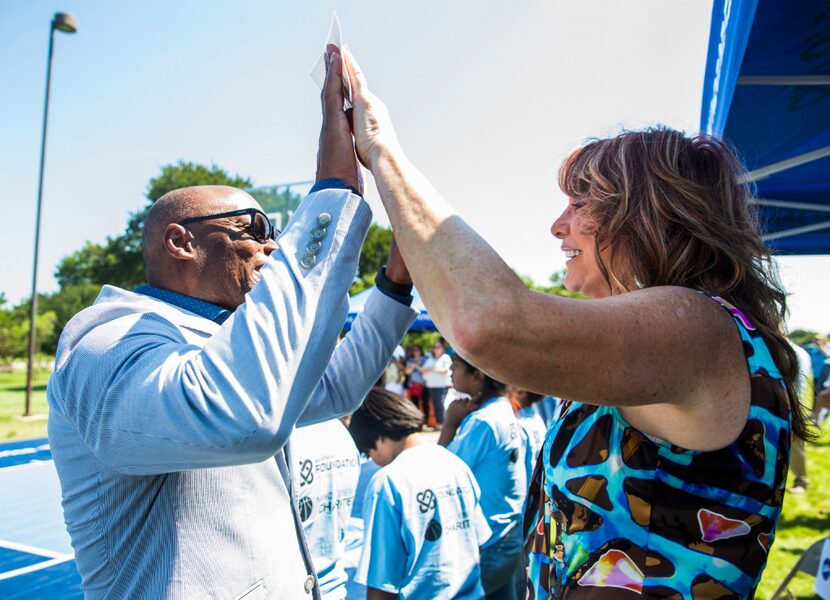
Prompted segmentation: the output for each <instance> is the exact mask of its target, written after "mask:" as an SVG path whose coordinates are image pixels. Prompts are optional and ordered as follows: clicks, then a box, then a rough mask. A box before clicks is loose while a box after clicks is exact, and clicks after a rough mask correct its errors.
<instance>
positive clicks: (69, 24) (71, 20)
mask: <svg viewBox="0 0 830 600" xmlns="http://www.w3.org/2000/svg"><path fill="white" fill-rule="evenodd" d="M56 29H57V30H58V31H62V32H63V33H75V32H76V31H78V20H77V19H76V18H75V16H74V15H70V14H68V13H55V16H54V17H53V18H52V23H51V25H50V26H49V58H48V59H47V62H46V100H45V102H44V103H43V136H42V137H41V139H40V175H39V177H38V184H37V212H36V213H35V215H36V216H35V258H34V266H33V267H32V304H31V309H30V312H29V364H28V366H27V369H26V410H25V412H24V413H23V414H24V415H25V416H27V417H28V416H30V415H31V414H32V371H33V369H34V360H35V318H36V317H37V258H38V256H37V255H38V248H39V246H40V207H41V200H42V199H43V166H44V163H45V161H46V123H47V119H48V116H49V85H50V84H51V82H52V46H53V44H54V41H55V30H56Z"/></svg>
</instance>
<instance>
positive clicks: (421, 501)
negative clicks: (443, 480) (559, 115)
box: [415, 488, 440, 539]
mask: <svg viewBox="0 0 830 600" xmlns="http://www.w3.org/2000/svg"><path fill="white" fill-rule="evenodd" d="M415 500H417V501H418V509H419V510H420V511H421V512H422V513H426V512H429V511H430V510H432V509H434V508H435V492H433V491H432V490H431V489H429V488H427V489H425V490H424V491H423V492H418V493H417V494H416V495H415ZM439 535H440V534H439ZM436 539H437V538H436Z"/></svg>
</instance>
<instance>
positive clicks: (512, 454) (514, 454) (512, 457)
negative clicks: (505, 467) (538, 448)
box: [510, 448, 519, 463]
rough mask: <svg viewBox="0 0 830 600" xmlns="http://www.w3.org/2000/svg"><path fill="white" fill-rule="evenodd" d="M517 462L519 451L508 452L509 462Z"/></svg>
mask: <svg viewBox="0 0 830 600" xmlns="http://www.w3.org/2000/svg"><path fill="white" fill-rule="evenodd" d="M518 460H519V449H518V448H513V449H512V450H511V451H510V462H512V463H514V462H516V461H518Z"/></svg>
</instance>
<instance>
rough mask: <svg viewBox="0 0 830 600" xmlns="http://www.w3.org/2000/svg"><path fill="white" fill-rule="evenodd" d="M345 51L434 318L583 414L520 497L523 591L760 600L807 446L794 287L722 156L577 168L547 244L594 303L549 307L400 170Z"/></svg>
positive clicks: (643, 139) (605, 158)
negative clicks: (790, 293) (783, 278)
mask: <svg viewBox="0 0 830 600" xmlns="http://www.w3.org/2000/svg"><path fill="white" fill-rule="evenodd" d="M345 55H346V63H347V65H348V69H349V76H350V81H351V84H352V91H353V100H354V111H353V113H352V116H353V121H352V122H353V131H354V134H355V146H356V148H357V150H358V154H359V155H360V158H361V161H362V162H363V164H365V165H367V166H368V167H369V169H370V171H371V172H372V175H373V176H374V179H375V183H376V185H377V189H378V192H379V194H380V197H381V201H382V202H383V205H384V207H385V209H386V212H387V215H388V216H389V220H390V222H391V224H392V228H393V229H394V231H395V235H396V236H397V238H396V239H398V242H399V243H400V245H401V252H402V254H403V256H404V259H405V260H406V262H407V265H408V266H409V268H410V270H411V271H412V276H413V279H414V280H415V281H417V282H418V290H419V292H420V293H421V296H422V297H423V299H424V302H425V303H426V305H427V306H428V307H429V311H430V317H431V318H432V320H433V321H434V322H435V324H436V326H437V327H438V328H439V329H440V330H441V332H442V333H443V334H444V335H445V336H446V337H447V338H448V339H449V340H450V341H451V342H452V344H453V347H454V348H455V349H456V351H457V352H458V354H460V355H461V356H464V357H465V358H466V359H467V360H468V361H469V362H471V363H472V364H474V365H476V367H478V368H480V369H482V370H483V371H485V372H486V373H487V374H488V375H490V376H491V377H495V378H498V379H501V380H504V381H510V382H511V383H513V384H515V385H518V386H521V387H524V388H527V389H531V390H534V391H538V392H540V393H545V394H550V395H553V396H557V397H560V398H565V399H567V400H569V401H571V403H570V404H569V405H568V407H567V408H566V409H564V410H563V415H562V416H561V417H560V419H559V420H558V421H557V423H556V426H555V427H551V428H550V429H549V431H548V434H547V437H546V441H545V446H544V449H543V451H542V454H541V456H542V459H543V468H542V469H537V470H536V474H537V475H536V476H535V478H534V481H533V482H532V484H531V487H530V492H529V498H528V503H527V506H528V511H527V513H526V519H525V524H526V529H525V531H527V532H528V533H531V532H532V533H533V535H532V536H531V537H530V539H529V548H528V550H529V555H528V558H529V578H528V583H529V585H531V586H532V589H530V590H528V592H529V593H530V594H532V597H533V598H535V599H536V600H542V599H544V598H548V597H554V598H591V599H605V598H614V599H617V598H620V599H623V598H642V597H649V598H693V597H702V596H705V597H719V598H724V597H734V598H749V597H752V596H753V595H754V593H755V589H756V587H757V585H758V582H759V581H760V579H761V575H762V573H763V570H764V567H765V565H766V563H767V557H768V552H769V549H770V544H771V543H772V541H773V540H774V537H775V529H776V524H777V522H778V519H779V516H780V514H781V507H782V504H783V500H784V492H785V487H786V479H787V470H788V463H789V454H790V439H791V437H792V436H793V435H795V436H798V437H801V438H802V439H805V440H809V439H812V438H814V437H815V434H814V432H813V430H812V428H811V426H810V423H809V421H808V419H807V418H806V416H805V414H804V412H803V407H802V406H801V404H800V402H799V398H798V394H797V392H796V385H797V379H798V361H797V358H796V356H795V353H794V351H793V349H792V348H791V347H790V346H789V344H788V343H787V341H786V339H785V338H784V335H783V330H784V322H783V321H784V317H785V315H786V312H787V311H786V293H785V291H784V289H783V287H782V285H781V283H780V281H779V279H778V276H777V272H776V265H775V263H774V261H773V258H772V257H771V255H770V253H769V250H768V248H766V247H765V245H764V243H763V240H762V239H761V236H760V235H759V230H758V227H757V218H756V214H755V213H754V210H755V207H754V205H753V196H752V188H751V186H750V185H749V184H748V183H747V181H748V178H747V177H746V172H745V170H744V169H743V168H742V166H741V164H740V163H739V161H738V160H737V159H736V158H735V155H734V153H733V152H732V151H731V150H730V148H729V147H728V145H727V144H725V143H724V142H722V141H721V140H718V139H716V138H713V137H711V136H707V135H704V134H701V135H695V136H686V135H684V134H683V133H682V132H678V131H673V130H670V129H668V128H665V127H656V128H653V129H646V130H643V131H625V132H623V133H621V134H619V135H616V136H613V137H609V138H606V139H598V140H591V141H589V142H587V143H586V144H585V145H584V146H583V147H581V148H579V149H577V150H576V151H575V152H573V153H572V154H571V155H570V156H569V157H568V158H566V159H565V161H564V163H563V165H562V167H561V168H560V171H559V185H560V188H561V189H562V191H563V192H564V194H565V196H567V198H568V202H567V207H566V208H565V210H564V211H563V212H562V214H561V215H560V216H559V217H558V218H556V219H555V220H554V221H553V224H552V226H551V228H550V231H551V234H552V235H553V236H554V237H556V239H557V240H559V241H560V243H561V245H562V251H563V253H564V254H565V257H566V258H567V262H566V268H567V275H566V276H565V280H564V283H565V287H567V289H569V290H571V291H577V292H580V293H581V294H583V295H585V296H589V297H590V298H591V300H590V301H586V300H579V299H575V298H566V297H560V296H555V295H549V294H544V293H539V292H535V291H532V290H530V289H528V288H527V286H526V285H524V283H523V282H522V281H521V279H520V278H519V277H518V276H517V275H516V273H515V272H514V271H513V270H512V269H511V268H510V266H509V265H507V264H506V263H505V262H504V261H503V260H502V259H501V258H500V257H499V255H498V254H497V253H496V252H495V251H493V249H492V248H491V247H490V246H489V245H488V244H487V243H486V242H485V241H484V240H483V239H482V238H481V236H479V235H478V234H477V233H476V232H475V231H474V230H473V229H472V228H471V227H470V226H469V225H468V224H467V223H466V222H465V221H464V219H463V218H462V217H461V216H460V215H458V214H457V213H456V212H455V211H454V210H453V209H452V208H451V206H450V205H449V204H448V203H447V202H446V201H445V200H444V199H443V198H442V197H441V196H440V194H439V193H438V192H437V191H436V190H435V188H434V187H433V186H432V185H430V183H429V182H428V181H427V180H426V178H424V176H423V175H422V174H421V173H420V172H419V171H418V169H417V168H416V167H415V166H414V165H413V164H412V162H411V161H410V160H409V159H408V158H407V156H406V154H405V153H404V151H403V149H402V148H401V145H400V143H399V141H398V138H397V136H396V134H395V130H394V126H393V125H392V123H391V119H390V118H389V113H388V111H387V110H386V107H385V106H384V105H383V103H382V102H381V101H380V100H379V99H378V98H377V97H376V96H375V95H374V94H372V92H371V91H370V90H369V89H368V85H367V83H366V79H365V77H364V76H363V73H362V72H361V71H360V69H359V67H358V66H357V65H356V63H355V61H354V60H353V57H351V55H350V54H349V53H348V51H346V53H345ZM510 109H511V107H510V106H507V107H505V110H506V111H507V113H506V114H509V111H510ZM482 209H483V208H482ZM480 483H482V489H485V487H486V486H485V484H484V483H483V482H480ZM485 573H486V569H485Z"/></svg>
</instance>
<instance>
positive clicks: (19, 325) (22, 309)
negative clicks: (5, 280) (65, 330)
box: [0, 294, 57, 360]
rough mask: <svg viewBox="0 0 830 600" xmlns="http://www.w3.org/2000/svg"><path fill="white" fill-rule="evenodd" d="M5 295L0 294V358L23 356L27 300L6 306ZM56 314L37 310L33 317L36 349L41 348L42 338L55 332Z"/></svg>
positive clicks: (25, 344) (26, 327) (24, 353)
mask: <svg viewBox="0 0 830 600" xmlns="http://www.w3.org/2000/svg"><path fill="white" fill-rule="evenodd" d="M5 305H6V297H5V295H3V294H0V359H3V360H11V359H16V358H24V357H25V356H26V355H27V353H28V348H29V301H28V300H26V301H24V302H21V303H20V304H18V305H17V306H15V307H14V308H6V306H5ZM56 322H57V316H56V315H55V313H54V312H53V311H51V310H43V311H38V315H37V318H36V319H35V340H36V344H37V346H36V348H35V350H36V351H40V350H42V343H41V342H42V340H44V339H50V338H51V337H52V336H54V334H55V327H56Z"/></svg>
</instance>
